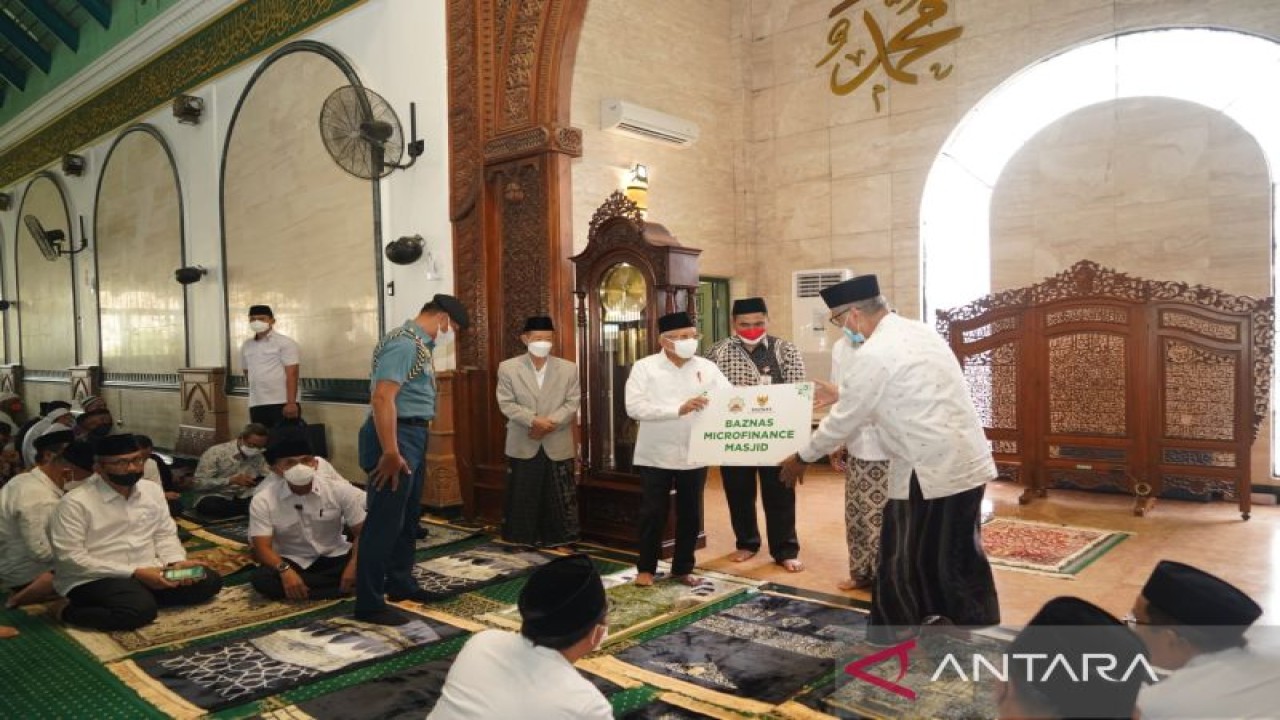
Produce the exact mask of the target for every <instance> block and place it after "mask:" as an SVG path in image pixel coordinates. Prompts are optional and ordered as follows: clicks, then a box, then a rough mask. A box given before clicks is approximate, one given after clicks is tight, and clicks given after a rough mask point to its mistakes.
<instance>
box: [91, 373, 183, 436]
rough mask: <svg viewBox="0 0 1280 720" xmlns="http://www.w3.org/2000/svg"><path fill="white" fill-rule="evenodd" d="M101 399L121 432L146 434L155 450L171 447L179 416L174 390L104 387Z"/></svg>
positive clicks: (179, 407)
mask: <svg viewBox="0 0 1280 720" xmlns="http://www.w3.org/2000/svg"><path fill="white" fill-rule="evenodd" d="M102 397H103V398H104V399H106V401H107V406H108V407H110V408H111V415H112V417H113V418H114V419H115V421H116V429H117V430H118V431H120V432H129V433H138V434H140V435H147V436H149V437H150V438H151V441H152V442H153V443H155V444H156V447H162V448H172V447H173V445H174V443H175V442H176V441H177V439H178V423H179V422H180V420H181V417H182V410H181V405H180V403H179V400H178V393H177V392H176V391H164V390H143V389H139V388H121V387H106V388H103V389H102Z"/></svg>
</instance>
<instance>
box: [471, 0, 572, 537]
mask: <svg viewBox="0 0 1280 720" xmlns="http://www.w3.org/2000/svg"><path fill="white" fill-rule="evenodd" d="M586 8H587V3H586V0H449V2H448V7H447V18H446V21H447V35H448V38H449V46H448V62H449V165H450V167H449V185H450V187H449V195H450V197H449V212H450V220H451V221H452V223H453V245H454V292H455V294H456V295H457V296H458V298H459V299H460V300H461V301H462V302H463V304H465V305H466V307H467V309H468V310H469V312H470V313H471V317H472V327H471V329H470V330H468V331H466V332H464V333H462V334H461V336H460V337H459V342H458V373H457V375H456V381H457V390H456V392H457V402H456V404H455V408H456V411H455V416H454V422H455V427H456V431H457V447H456V452H457V461H458V471H459V480H460V483H461V486H462V495H463V503H464V506H465V510H464V512H465V513H466V514H467V516H468V517H481V518H487V519H496V517H498V516H499V515H498V514H499V513H500V512H501V507H502V495H503V493H504V488H505V471H506V463H505V458H504V457H503V453H502V445H503V431H502V426H503V424H504V418H502V416H501V414H500V413H499V412H498V409H497V404H496V402H495V401H494V399H493V378H494V376H495V374H496V372H497V366H498V364H499V363H500V362H501V361H502V360H504V359H506V358H507V357H509V356H510V355H512V354H514V353H515V351H517V349H518V347H517V340H516V335H517V331H518V328H519V326H520V324H521V323H522V322H523V321H524V318H525V317H526V316H529V315H536V314H547V315H550V316H551V317H552V319H553V320H554V321H555V324H556V327H557V328H558V329H559V333H558V334H559V336H560V337H559V342H558V343H557V345H558V347H557V352H558V353H559V354H560V355H562V356H565V357H568V358H572V357H573V356H574V331H573V327H574V322H573V294H572V291H573V282H572V278H573V274H572V268H571V266H570V265H569V260H568V257H569V253H570V251H571V249H572V247H573V239H572V235H571V227H570V217H571V214H572V208H571V204H570V203H571V198H572V193H571V191H570V190H571V189H570V187H569V178H570V168H569V161H570V159H572V158H573V157H577V156H578V155H580V154H581V152H582V133H581V131H579V130H578V129H576V128H573V127H570V126H569V125H568V120H569V96H570V92H571V90H572V87H571V85H572V78H573V61H574V56H575V55H576V53H577V45H578V35H579V32H580V30H581V28H582V21H583V18H584V16H585V14H586Z"/></svg>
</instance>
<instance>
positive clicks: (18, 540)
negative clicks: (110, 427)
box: [0, 428, 93, 608]
mask: <svg viewBox="0 0 1280 720" xmlns="http://www.w3.org/2000/svg"><path fill="white" fill-rule="evenodd" d="M72 438H73V434H72V432H71V431H70V430H68V429H66V428H63V429H62V430H61V431H59V432H55V433H46V434H44V435H42V436H40V437H39V438H38V439H37V440H36V441H35V443H34V444H33V445H32V449H33V450H35V452H36V464H35V467H33V468H31V470H30V471H29V472H25V473H23V474H21V475H18V476H16V477H14V478H13V480H11V481H10V482H9V483H8V484H7V485H5V486H4V488H3V489H0V586H3V587H7V588H9V589H11V590H13V595H12V596H10V597H9V600H8V602H7V603H6V606H7V607H11V608H12V607H18V606H20V605H28V604H31V603H38V602H45V601H46V600H51V599H53V598H55V597H57V593H55V592H54V591H53V546H52V545H50V544H49V518H50V516H52V515H53V511H54V509H55V508H57V507H58V501H59V500H61V499H62V496H63V495H64V494H65V493H66V492H67V490H68V484H69V483H72V482H82V481H84V480H85V479H86V478H88V477H89V476H90V475H92V474H93V448H92V447H90V446H89V445H88V444H87V443H73V442H72Z"/></svg>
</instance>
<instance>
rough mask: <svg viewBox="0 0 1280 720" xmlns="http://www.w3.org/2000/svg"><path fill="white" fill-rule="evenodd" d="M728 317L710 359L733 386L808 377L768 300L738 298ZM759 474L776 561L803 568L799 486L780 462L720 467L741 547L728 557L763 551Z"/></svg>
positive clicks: (741, 557)
mask: <svg viewBox="0 0 1280 720" xmlns="http://www.w3.org/2000/svg"><path fill="white" fill-rule="evenodd" d="M730 319H731V321H732V323H733V329H734V333H735V334H734V335H731V336H729V337H727V338H725V339H723V340H721V341H719V342H717V343H716V344H715V345H712V346H711V350H710V351H709V352H708V353H707V358H708V359H709V360H711V361H712V362H714V363H715V364H716V366H717V367H719V368H720V371H721V372H723V373H724V374H725V377H727V378H728V379H729V382H731V383H733V386H734V387H736V388H745V387H749V386H759V385H772V384H774V383H799V382H803V381H804V358H802V357H801V356H800V352H799V351H798V350H797V349H796V346H795V345H794V344H792V343H790V342H787V341H786V340H783V339H781V338H777V337H774V336H772V335H769V334H767V331H768V326H769V309H768V307H767V306H766V305H765V302H764V298H758V297H753V298H739V299H737V300H734V301H733V309H732V311H731V318H730ZM757 475H758V476H759V477H760V499H761V502H762V504H763V505H764V519H765V523H766V529H767V532H768V535H769V552H770V553H771V554H772V555H773V560H774V562H776V563H777V564H779V565H781V566H783V567H784V568H786V569H787V570H788V571H790V572H800V571H801V570H803V569H804V565H803V564H802V563H801V562H800V560H799V558H798V557H797V556H798V555H799V554H800V541H799V539H797V538H796V493H795V488H790V487H786V486H785V485H783V484H782V479H781V477H780V470H779V468H778V466H777V465H760V466H754V465H751V466H732V465H724V466H722V467H721V468H720V477H721V479H722V480H723V481H724V495H725V499H727V500H728V501H729V520H730V522H731V523H732V525H733V534H734V536H735V537H736V540H737V550H736V551H735V552H734V553H733V554H732V555H730V556H729V559H730V560H732V561H733V562H743V561H746V560H750V559H751V558H752V557H754V556H755V554H756V553H758V552H760V528H759V526H758V525H757V523H756V476H757Z"/></svg>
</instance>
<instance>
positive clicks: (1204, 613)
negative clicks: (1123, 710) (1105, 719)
mask: <svg viewBox="0 0 1280 720" xmlns="http://www.w3.org/2000/svg"><path fill="white" fill-rule="evenodd" d="M1261 615H1262V608H1261V607H1259V606H1258V603H1256V602H1254V601H1253V600H1252V599H1251V598H1250V597H1249V596H1248V595H1245V594H1244V593H1243V592H1241V591H1240V590H1239V589H1238V588H1236V587H1235V586H1233V585H1231V584H1230V583H1228V582H1227V581H1225V580H1223V579H1221V578H1218V577H1215V576H1213V575H1210V574H1209V573H1207V572H1204V571H1203V570H1199V569H1197V568H1194V567H1191V566H1190V565H1184V564H1183V563H1179V562H1173V561H1170V560H1162V561H1161V562H1160V563H1159V564H1158V565H1156V567H1155V570H1153V571H1152V572H1151V576H1150V577H1149V578H1148V579H1147V583H1146V585H1145V586H1143V588H1142V592H1141V593H1140V594H1139V595H1138V597H1137V599H1136V600H1135V601H1134V603H1133V612H1132V614H1131V615H1130V616H1129V617H1128V618H1126V620H1127V621H1128V622H1129V623H1130V626H1131V627H1132V628H1133V631H1134V632H1135V633H1137V635H1138V637H1140V638H1142V641H1143V642H1145V643H1146V644H1147V647H1148V648H1149V649H1150V650H1151V660H1152V662H1153V663H1155V664H1156V665H1157V666H1159V667H1162V668H1164V669H1166V670H1172V671H1174V672H1173V674H1172V675H1170V676H1169V677H1168V678H1167V679H1165V680H1164V681H1162V682H1160V683H1159V684H1157V685H1152V686H1149V687H1146V688H1144V689H1143V691H1142V693H1141V694H1140V695H1139V696H1138V709H1139V710H1140V711H1141V712H1142V717H1143V718H1152V719H1154V720H1158V719H1159V718H1263V717H1268V718H1270V717H1275V716H1276V712H1277V705H1276V700H1277V699H1278V698H1280V649H1277V648H1275V647H1268V648H1263V647H1258V645H1259V644H1258V643H1251V642H1249V639H1248V637H1247V636H1246V631H1248V630H1249V628H1250V626H1251V625H1253V623H1254V621H1256V620H1257V619H1258V618H1259V617H1260V616H1261ZM1263 630H1267V631H1274V628H1264V629H1263Z"/></svg>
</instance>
